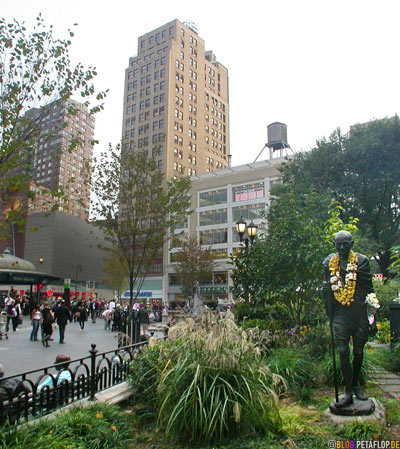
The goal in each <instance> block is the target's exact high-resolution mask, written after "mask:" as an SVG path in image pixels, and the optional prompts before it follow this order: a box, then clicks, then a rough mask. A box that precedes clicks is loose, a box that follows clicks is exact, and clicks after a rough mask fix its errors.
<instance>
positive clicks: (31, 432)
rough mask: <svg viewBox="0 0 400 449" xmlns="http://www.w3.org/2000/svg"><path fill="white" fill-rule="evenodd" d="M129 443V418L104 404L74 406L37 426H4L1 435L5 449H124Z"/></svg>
mask: <svg viewBox="0 0 400 449" xmlns="http://www.w3.org/2000/svg"><path fill="white" fill-rule="evenodd" d="M131 441H132V439H131V422H130V419H129V418H127V416H126V415H124V414H123V413H122V412H121V411H120V410H119V409H118V408H117V407H115V406H110V405H105V404H94V405H92V406H90V407H86V408H82V407H73V408H72V409H70V410H68V411H67V412H64V413H62V414H60V415H58V416H56V417H55V418H54V419H42V420H41V421H40V422H39V423H37V424H31V425H29V424H27V425H25V426H21V427H12V426H10V425H7V424H6V425H4V426H3V428H2V429H1V433H0V447H4V448H7V449H22V448H35V449H49V448H51V449H64V448H68V447H71V448H74V449H98V448H102V449H107V448H109V449H125V448H126V447H128V445H129V443H130V442H131Z"/></svg>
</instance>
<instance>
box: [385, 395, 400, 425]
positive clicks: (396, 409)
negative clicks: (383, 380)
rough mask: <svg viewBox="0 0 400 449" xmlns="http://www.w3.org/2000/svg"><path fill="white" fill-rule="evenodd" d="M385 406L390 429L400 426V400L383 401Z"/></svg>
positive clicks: (386, 399)
mask: <svg viewBox="0 0 400 449" xmlns="http://www.w3.org/2000/svg"><path fill="white" fill-rule="evenodd" d="M381 401H382V402H383V405H384V406H385V412H386V424H387V425H388V426H389V428H391V427H394V426H398V425H400V401H399V400H398V399H389V398H386V397H383V398H382V399H381Z"/></svg>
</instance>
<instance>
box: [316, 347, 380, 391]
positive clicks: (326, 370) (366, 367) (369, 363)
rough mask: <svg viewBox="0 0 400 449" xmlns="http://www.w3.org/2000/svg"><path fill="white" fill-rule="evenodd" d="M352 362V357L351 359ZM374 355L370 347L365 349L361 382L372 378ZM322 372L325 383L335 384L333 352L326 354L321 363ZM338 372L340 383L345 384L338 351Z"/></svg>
mask: <svg viewBox="0 0 400 449" xmlns="http://www.w3.org/2000/svg"><path fill="white" fill-rule="evenodd" d="M350 351H351V349H350ZM350 363H352V357H351V360H350ZM373 367H374V364H373V357H371V356H370V354H369V353H368V348H367V349H366V350H364V359H363V364H362V367H361V372H360V377H359V381H360V383H361V384H365V383H366V382H368V381H369V380H370V379H371V373H372V370H373ZM320 369H321V374H322V375H323V382H324V384H325V385H328V386H330V387H333V386H334V375H333V361H332V353H329V354H326V356H325V358H324V360H323V361H322V363H321V365H320ZM336 374H337V379H338V385H344V378H343V373H342V370H341V369H340V360H339V355H338V354H337V353H336Z"/></svg>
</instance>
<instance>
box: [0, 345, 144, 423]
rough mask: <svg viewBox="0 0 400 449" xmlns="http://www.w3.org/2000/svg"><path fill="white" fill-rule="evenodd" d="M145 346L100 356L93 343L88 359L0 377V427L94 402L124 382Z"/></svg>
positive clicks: (123, 348)
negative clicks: (75, 403) (62, 408)
mask: <svg viewBox="0 0 400 449" xmlns="http://www.w3.org/2000/svg"><path fill="white" fill-rule="evenodd" d="M145 345H147V341H146V342H141V343H137V344H134V345H129V346H123V347H120V348H117V349H113V350H111V351H106V352H101V353H99V352H98V351H97V349H96V345H95V344H92V345H91V349H90V351H89V354H90V355H89V356H87V357H83V358H79V359H75V360H71V361H68V367H65V362H63V363H59V364H57V365H55V364H54V365H50V366H47V367H44V368H41V369H36V370H32V371H27V372H24V373H21V374H16V375H14V376H8V377H4V378H2V379H1V380H0V424H1V423H3V422H5V421H6V420H7V419H8V420H9V421H10V422H12V423H16V422H21V421H27V420H30V419H34V418H38V417H40V416H44V415H47V414H49V413H52V412H53V411H54V410H56V409H58V408H61V407H64V406H66V405H68V404H71V403H73V402H76V401H79V400H81V399H85V398H89V400H95V395H96V393H98V392H100V391H103V390H106V389H107V388H110V387H112V386H114V385H117V384H120V383H122V382H124V381H125V380H127V377H128V375H129V373H130V370H131V369H132V365H131V362H132V361H133V360H134V359H135V358H136V357H137V356H138V355H139V353H140V351H141V350H142V349H143V347H144V346H145ZM53 370H56V372H54V371H53ZM44 382H45V383H46V384H47V385H46V386H44V387H43V386H42V384H43V383H44Z"/></svg>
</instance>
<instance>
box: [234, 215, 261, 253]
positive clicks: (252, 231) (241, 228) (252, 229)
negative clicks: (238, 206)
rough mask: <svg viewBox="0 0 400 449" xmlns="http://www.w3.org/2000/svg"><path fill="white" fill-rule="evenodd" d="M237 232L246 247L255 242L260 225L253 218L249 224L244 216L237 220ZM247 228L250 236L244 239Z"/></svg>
mask: <svg viewBox="0 0 400 449" xmlns="http://www.w3.org/2000/svg"><path fill="white" fill-rule="evenodd" d="M235 227H236V232H237V233H238V234H239V238H240V242H242V243H243V242H244V244H245V245H246V248H247V247H248V246H249V245H250V244H253V242H254V238H255V236H256V235H257V231H258V226H257V225H256V224H254V223H253V220H251V222H250V224H249V225H247V223H246V222H245V221H244V220H243V217H240V220H239V221H237V222H236V225H235ZM246 229H247V234H248V236H249V237H246V238H245V239H243V235H244V233H245V232H246Z"/></svg>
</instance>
